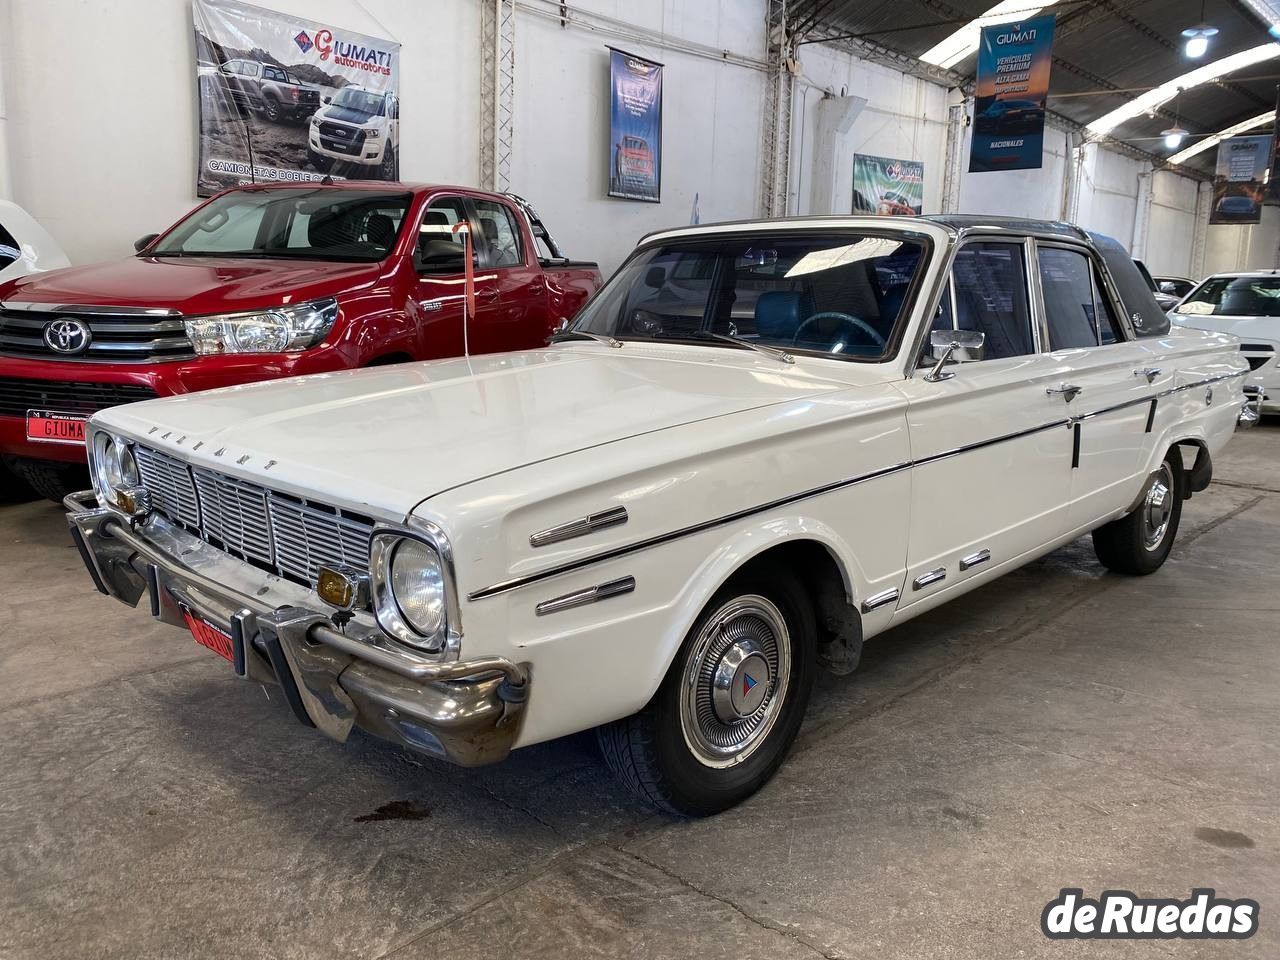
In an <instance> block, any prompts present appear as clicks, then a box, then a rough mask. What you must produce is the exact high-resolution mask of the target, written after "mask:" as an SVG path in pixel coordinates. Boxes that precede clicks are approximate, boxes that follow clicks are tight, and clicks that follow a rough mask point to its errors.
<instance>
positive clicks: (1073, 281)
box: [1038, 247, 1123, 350]
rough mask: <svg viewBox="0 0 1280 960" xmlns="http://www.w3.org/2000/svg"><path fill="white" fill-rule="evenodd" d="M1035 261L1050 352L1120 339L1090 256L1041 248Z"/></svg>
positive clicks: (1054, 248) (1114, 318) (1062, 249)
mask: <svg viewBox="0 0 1280 960" xmlns="http://www.w3.org/2000/svg"><path fill="white" fill-rule="evenodd" d="M1038 259H1039V262H1040V288H1041V290H1042V291H1043V293H1044V313H1045V321H1046V323H1047V324H1048V327H1049V344H1048V347H1049V349H1050V350H1069V349H1072V348H1077V347H1096V346H1099V345H1105V344H1109V343H1116V342H1117V341H1118V340H1122V339H1123V337H1122V336H1121V335H1120V333H1119V325H1118V324H1117V323H1116V317H1115V315H1114V313H1113V312H1112V310H1111V306H1110V304H1109V302H1108V300H1107V297H1106V296H1105V294H1104V293H1103V290H1102V284H1101V281H1100V278H1099V277H1098V275H1097V269H1096V267H1095V266H1094V264H1093V261H1092V258H1091V257H1089V256H1088V255H1087V254H1085V253H1083V252H1081V251H1078V250H1067V249H1065V248H1063V247H1042V248H1041V249H1040V250H1039V252H1038Z"/></svg>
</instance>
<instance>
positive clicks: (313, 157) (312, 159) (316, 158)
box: [307, 147, 333, 173]
mask: <svg viewBox="0 0 1280 960" xmlns="http://www.w3.org/2000/svg"><path fill="white" fill-rule="evenodd" d="M307 162H308V163H309V164H311V166H313V167H314V168H315V169H316V171H317V172H319V173H328V172H329V171H330V170H332V169H333V159H332V158H331V157H326V156H323V155H321V154H319V153H316V152H315V151H314V150H312V149H311V148H310V147H307Z"/></svg>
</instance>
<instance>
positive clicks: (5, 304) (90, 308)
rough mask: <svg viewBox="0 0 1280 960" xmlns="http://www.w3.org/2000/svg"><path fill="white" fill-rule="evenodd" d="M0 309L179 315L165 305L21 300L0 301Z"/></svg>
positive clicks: (108, 315) (158, 315)
mask: <svg viewBox="0 0 1280 960" xmlns="http://www.w3.org/2000/svg"><path fill="white" fill-rule="evenodd" d="M0 310H27V311H31V312H33V313H84V314H96V315H98V316H106V317H181V316H182V315H183V314H182V313H181V312H180V311H178V310H172V309H169V308H167V307H116V306H109V305H104V304H83V303H63V304H58V303H29V302H27V301H22V300H4V301H0Z"/></svg>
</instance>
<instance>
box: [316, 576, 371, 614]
mask: <svg viewBox="0 0 1280 960" xmlns="http://www.w3.org/2000/svg"><path fill="white" fill-rule="evenodd" d="M316 594H317V595H318V596H319V597H320V599H321V600H323V601H324V602H325V603H327V604H329V606H331V607H337V608H338V609H339V610H354V609H356V608H357V607H366V606H368V605H369V575H368V574H367V573H362V572H361V571H359V570H355V569H353V568H351V567H325V566H322V567H320V569H319V571H318V574H317V576H316Z"/></svg>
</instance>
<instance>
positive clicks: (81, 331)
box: [44, 317, 93, 354]
mask: <svg viewBox="0 0 1280 960" xmlns="http://www.w3.org/2000/svg"><path fill="white" fill-rule="evenodd" d="M44 342H45V345H46V346H47V347H48V348H49V349H50V350H52V351H53V352H54V353H65V354H75V353H84V352H85V351H86V350H88V349H89V344H90V343H92V342H93V334H91V333H90V332H89V325H88V324H87V323H85V322H84V321H83V320H77V319H75V317H58V318H57V319H56V320H50V321H49V322H48V323H46V324H45V325H44Z"/></svg>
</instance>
